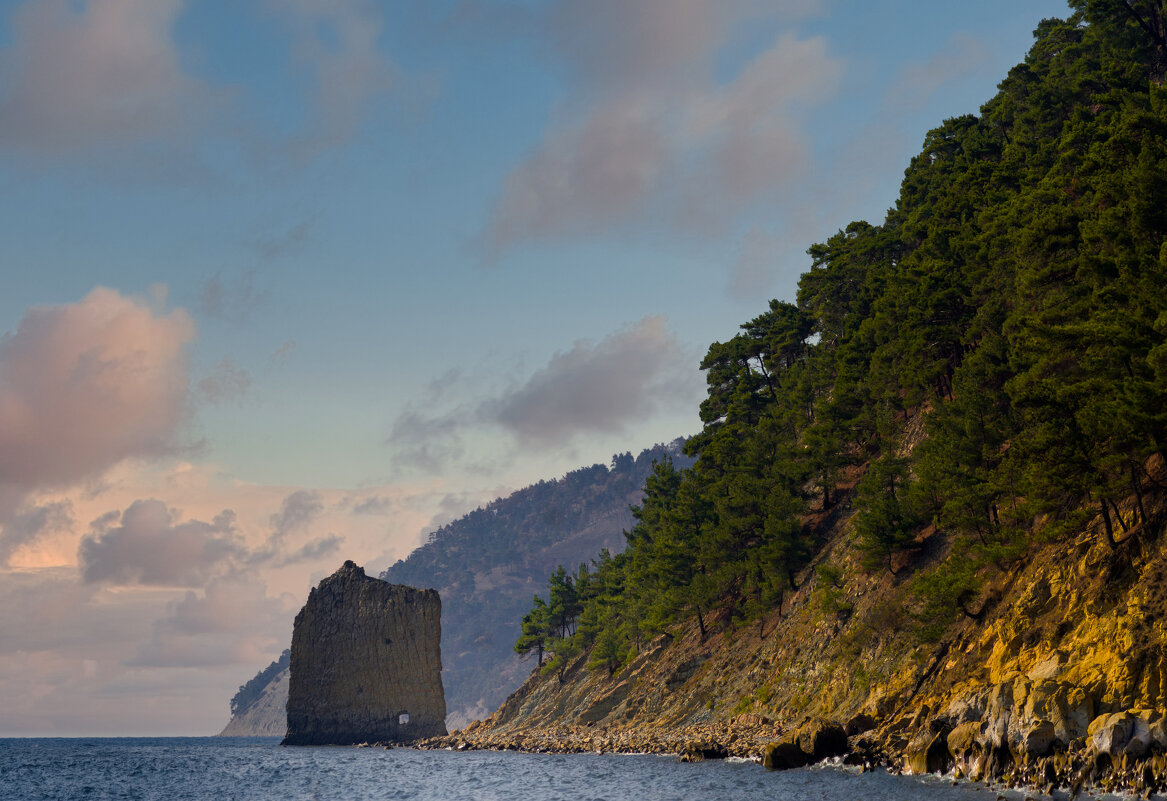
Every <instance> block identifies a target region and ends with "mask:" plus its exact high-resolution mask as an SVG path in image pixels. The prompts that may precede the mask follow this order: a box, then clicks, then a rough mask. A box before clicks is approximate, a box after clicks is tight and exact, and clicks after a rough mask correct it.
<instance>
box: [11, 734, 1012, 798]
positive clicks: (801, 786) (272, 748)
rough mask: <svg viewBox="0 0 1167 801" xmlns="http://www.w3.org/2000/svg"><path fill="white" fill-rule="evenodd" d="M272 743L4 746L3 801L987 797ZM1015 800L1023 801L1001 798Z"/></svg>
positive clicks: (584, 762) (650, 766) (832, 773)
mask: <svg viewBox="0 0 1167 801" xmlns="http://www.w3.org/2000/svg"><path fill="white" fill-rule="evenodd" d="M278 743H279V741H278V740H274V739H251V738H217V737H199V738H124V739H123V738H101V739H7V740H5V739H0V799H3V801H42V799H44V800H45V801H48V800H49V799H51V800H52V801H58V799H59V800H60V801H81V800H82V799H135V801H138V800H141V801H145V800H147V799H149V800H152V799H158V800H159V801H184V800H186V799H189V800H190V801H252V799H256V800H258V799H264V800H265V801H266V799H278V801H300V800H301V799H338V800H339V799H343V800H344V801H361V799H417V801H496V799H497V801H504V800H505V801H515V800H516V799H523V800H524V801H525V800H526V799H532V800H538V801H601V800H602V799H605V800H607V801H622V800H623V799H633V800H634V801H657V800H658V799H659V800H660V801H666V799H667V801H678V799H715V801H763V799H764V801H812V799H813V800H814V801H835V800H836V799H840V800H842V799H847V800H848V801H849V800H850V799H866V800H868V801H917V800H918V801H925V799H926V801H965V800H968V801H972V800H973V799H976V800H977V801H990V800H991V799H993V798H995V797H996V794H995V792H994V791H991V790H986V789H985V788H983V787H977V786H975V785H967V784H965V785H960V786H957V787H953V786H951V784H950V782H947V781H944V780H943V779H938V778H924V779H917V778H907V777H900V776H889V775H887V774H885V773H883V772H875V773H868V774H859V773H857V772H852V771H848V770H844V769H842V768H829V767H828V768H811V769H803V770H793V771H786V772H780V773H772V772H769V771H766V770H764V769H762V767H761V766H759V765H756V764H753V763H748V762H733V761H730V762H719V761H711V762H703V763H696V764H682V763H680V762H678V761H677V760H676V759H675V758H672V757H661V756H624V755H597V754H576V755H571V756H562V755H543V754H516V753H494V752H482V751H476V752H469V753H455V752H452V751H413V750H410V749H405V748H399V749H394V750H389V751H386V750H384V749H379V748H281V747H280V746H279V744H278ZM1007 796H1008V797H1009V798H1011V799H1021V798H1024V793H1018V792H1009V793H1007Z"/></svg>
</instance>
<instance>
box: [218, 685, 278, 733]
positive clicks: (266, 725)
mask: <svg viewBox="0 0 1167 801" xmlns="http://www.w3.org/2000/svg"><path fill="white" fill-rule="evenodd" d="M288 681H289V674H288V671H287V669H286V668H285V669H283V670H281V671H279V673H277V674H276V675H275V677H273V678H272V680H271V681H269V682H268V683H267V684H266V685H265V686H264V688H263V689H262V690H261V691H260V694H259V697H258V698H256V699H255V700H254V701H252V702H251V703H250V704H249V705H248V706H247V708H245V709H241V710H239V711H238V712H236V713H235V714H234V715H232V716H231V720H230V721H229V722H228V723H227V725H226V726H225V727H224V728H223V731H221V732H219V736H220V737H283V736H284V734H285V732H287V730H288V710H287V706H288Z"/></svg>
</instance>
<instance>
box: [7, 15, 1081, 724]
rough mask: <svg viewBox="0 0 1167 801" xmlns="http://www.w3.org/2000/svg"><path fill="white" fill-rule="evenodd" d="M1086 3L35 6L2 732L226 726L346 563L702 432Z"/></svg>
mask: <svg viewBox="0 0 1167 801" xmlns="http://www.w3.org/2000/svg"><path fill="white" fill-rule="evenodd" d="M1067 13H1068V11H1067V8H1066V5H1065V3H1064V2H1062V0H982V2H978V3H950V2H925V0H885V1H884V2H880V3H871V2H860V1H859V0H394V2H389V0H383V1H378V0H22V1H19V2H17V1H14V0H0V181H2V183H3V186H5V187H7V189H6V190H5V191H3V192H2V193H0V270H2V271H3V273H2V274H3V279H4V280H3V287H4V289H3V292H0V736H14V735H15V736H84V735H204V734H213V733H215V732H217V731H218V730H219V729H221V728H222V726H223V725H225V723H226V722H227V719H228V717H229V715H228V701H229V699H230V697H231V696H232V695H233V694H234V692H235V690H236V689H237V688H238V686H239V685H241V684H243V683H244V682H245V681H247V680H248V679H249V678H251V676H253V675H254V674H255V673H256V672H257V671H258V670H260V669H261V668H263V667H265V666H266V665H267V664H268V663H269V662H270V661H272V660H274V659H276V658H277V657H278V655H279V653H280V652H281V651H282V650H283V649H284V648H285V647H287V644H288V643H289V641H290V637H291V627H292V619H293V617H294V615H295V613H296V611H297V610H298V609H299V608H300V606H301V605H302V604H303V602H304V600H305V599H306V596H307V593H308V590H309V589H310V588H311V587H312V586H313V585H314V584H316V583H317V582H319V581H320V579H321V578H323V577H325V576H327V575H329V574H331V573H332V572H333V571H335V570H336V568H338V567H339V566H340V565H341V563H342V562H343V561H344V560H345V559H353V560H355V561H356V562H357V563H358V564H362V565H364V566H365V567H366V569H367V570H368V572H370V573H371V574H375V573H376V572H378V571H380V570H383V569H384V568H386V567H388V566H389V565H391V564H392V563H393V562H395V561H396V560H397V559H401V558H404V557H405V556H406V555H408V553H409V552H410V551H411V550H412V549H413V548H415V547H416V546H417V545H419V544H420V543H421V542H422V541H423V540H424V537H425V535H426V534H427V533H428V532H429V531H431V530H433V529H434V528H436V527H437V526H440V525H442V524H443V523H445V522H448V521H450V520H453V519H456V518H457V517H459V516H461V515H462V514H464V513H466V512H468V511H470V510H472V509H474V508H475V507H477V506H479V505H481V504H483V503H486V502H488V501H489V500H491V499H493V498H495V497H498V496H500V495H505V494H507V493H509V492H510V491H513V490H515V489H518V488H520V487H522V486H525V485H527V484H530V483H532V482H534V481H537V480H540V479H550V478H555V477H558V476H561V475H563V474H564V473H566V472H567V471H569V470H572V469H575V468H577V467H581V466H584V465H590V464H593V463H596V462H600V463H608V462H609V460H610V459H611V457H612V455H613V454H615V453H621V452H625V451H631V452H633V453H635V452H638V451H639V450H640V449H642V448H645V447H648V446H651V445H652V444H654V443H657V442H666V441H670V440H672V439H674V438H675V437H678V436H682V435H687V434H692V433H694V432H695V431H697V430H698V428H699V425H700V423H699V420H698V417H697V405H698V403H699V402H700V400H701V398H702V396H703V386H704V379H703V376H702V375H701V372H700V370H699V368H698V365H699V363H700V360H701V357H702V356H703V355H704V353H705V350H706V349H707V348H708V346H709V344H710V343H711V342H714V341H718V340H725V339H728V338H729V337H732V336H733V335H734V333H735V332H736V329H737V326H739V325H740V324H742V323H744V322H745V321H747V320H749V319H751V318H752V317H755V316H757V315H758V314H760V313H762V312H763V311H765V309H766V307H767V303H768V301H769V299H770V298H775V297H777V298H782V299H785V300H792V299H793V298H794V293H795V290H796V286H797V281H798V276H799V275H800V274H801V273H802V272H804V271H805V270H806V269H808V268H809V259H808V257H807V256H806V254H805V251H806V249H807V248H808V247H809V246H810V245H812V244H814V243H815V242H819V241H823V240H824V239H825V238H827V237H829V236H830V235H831V234H833V233H834V232H835V231H837V230H839V229H841V228H843V227H845V226H846V224H847V223H848V222H850V221H851V220H857V219H864V220H868V221H871V222H880V221H882V220H883V218H884V215H885V213H886V210H887V209H888V208H889V207H890V206H892V205H893V204H894V202H895V197H896V193H897V191H898V185H899V181H900V179H901V177H902V175H903V171H904V168H905V167H906V166H907V164H908V160H909V159H910V158H911V156H912V155H913V154H914V153H916V152H918V150H919V147H920V145H921V143H922V142H923V139H924V136H925V134H926V132H927V131H928V130H929V129H930V128H932V127H935V126H937V125H939V124H940V122H941V121H942V120H944V119H945V118H948V117H952V116H956V115H959V114H965V113H976V111H977V109H978V108H979V106H980V105H981V104H982V103H983V102H985V101H986V100H988V99H989V98H990V97H991V96H992V95H993V93H994V91H995V87H996V84H997V82H999V81H1000V80H1001V79H1002V78H1004V76H1005V74H1006V73H1007V71H1008V69H1009V68H1010V67H1011V66H1012V65H1014V64H1016V63H1017V62H1019V61H1020V60H1021V59H1022V58H1023V57H1024V54H1025V52H1026V50H1027V48H1028V46H1029V44H1030V43H1031V41H1032V31H1033V29H1034V28H1035V27H1036V25H1037V23H1038V22H1039V21H1040V20H1041V19H1042V18H1046V17H1052V16H1066V14H1067Z"/></svg>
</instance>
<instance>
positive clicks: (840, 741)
mask: <svg viewBox="0 0 1167 801" xmlns="http://www.w3.org/2000/svg"><path fill="white" fill-rule="evenodd" d="M796 740H797V742H798V747H799V748H801V749H802V752H803V753H804V754H806V756H807V759H808V760H809V761H810V762H821V761H822V760H824V759H826V758H827V757H833V756H842V755H843V754H845V753H847V732H846V731H844V730H843V727H842V726H840V725H839V724H838V723H836V722H834V721H833V720H827V719H825V718H814V719H812V720H811V721H810V722H808V723H806V724H805V725H803V726H802V727H801V728H799V730H798V732H797V734H796Z"/></svg>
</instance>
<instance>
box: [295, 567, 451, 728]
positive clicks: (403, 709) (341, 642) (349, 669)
mask: <svg viewBox="0 0 1167 801" xmlns="http://www.w3.org/2000/svg"><path fill="white" fill-rule="evenodd" d="M441 612H442V602H441V599H440V598H439V597H438V593H437V591H436V590H416V589H413V588H412V587H405V586H403V585H400V584H389V583H388V582H385V581H381V580H380V579H375V578H370V577H369V576H366V575H365V571H364V570H363V569H361V568H360V567H358V566H357V565H355V564H354V563H352V562H345V563H344V566H342V567H341V568H340V570H338V571H336V573H334V574H332V575H331V576H329V577H328V578H326V579H324V581H322V582H320V586H318V587H316V588H315V589H313V590H312V592H311V593H310V594H309V595H308V602H307V603H306V604H305V605H304V608H303V609H301V610H300V613H299V614H298V615H296V623H295V627H294V629H293V630H292V655H291V681H290V684H289V687H288V731H287V735H286V736H285V737H284V744H285V745H349V744H352V743H361V742H374V741H380V742H409V741H411V740H416V739H419V738H422V737H431V736H436V735H442V734H445V733H446V724H445V718H446V699H445V696H444V694H443V692H442V676H441V671H442V655H441Z"/></svg>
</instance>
